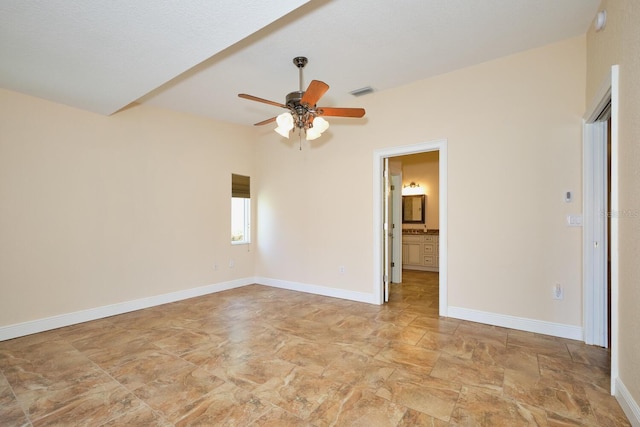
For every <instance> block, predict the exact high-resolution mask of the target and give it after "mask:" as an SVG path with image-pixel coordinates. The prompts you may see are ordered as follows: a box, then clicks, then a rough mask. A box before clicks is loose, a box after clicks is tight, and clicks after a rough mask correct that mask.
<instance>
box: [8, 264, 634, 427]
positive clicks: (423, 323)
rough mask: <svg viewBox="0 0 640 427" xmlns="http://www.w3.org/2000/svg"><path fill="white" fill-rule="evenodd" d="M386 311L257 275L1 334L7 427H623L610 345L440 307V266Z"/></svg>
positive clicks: (397, 291)
mask: <svg viewBox="0 0 640 427" xmlns="http://www.w3.org/2000/svg"><path fill="white" fill-rule="evenodd" d="M404 279H405V280H404V282H403V284H402V285H393V288H392V292H391V302H390V303H389V304H387V305H384V306H374V305H369V304H361V303H355V302H349V301H343V300H339V299H335V298H327V297H320V296H314V295H309V294H304V293H298V292H292V291H286V290H281V289H273V288H269V287H265V286H259V285H252V286H247V287H244V288H240V289H235V290H230V291H227V292H221V293H217V294H213V295H208V296H204V297H200V298H194V299H191V300H187V301H181V302H177V303H173V304H167V305H164V306H161V307H155V308H151V309H146V310H141V311H137V312H133V313H128V314H124V315H120V316H115V317H110V318H107V319H103V320H98V321H94V322H88V323H84V324H81V325H75V326H70V327H66V328H62V329H58V330H54V331H49V332H43V333H40V334H35V335H31V336H28V337H23V338H18V339H14V340H8V341H4V342H0V372H1V375H0V425H2V426H14V425H15V426H22V425H27V426H28V425H33V426H44V425H56V426H58V425H63V426H67V425H74V426H75V425H86V426H135V425H141V426H151V425H159V426H170V425H178V426H183V425H199V426H366V427H372V426H376V427H377V426H421V425H425V426H445V425H463V426H475V425H477V426H521V425H522V426H528V425H539V426H574V425H587V426H624V425H629V423H628V421H627V420H626V418H625V416H624V414H623V412H622V410H621V409H620V407H619V406H618V404H617V402H616V401H615V399H614V398H612V397H611V396H610V395H609V393H608V390H609V353H608V352H607V351H606V350H603V349H600V348H595V347H589V346H586V345H584V344H582V343H580V342H576V341H571V340H566V339H559V338H552V337H548V336H543V335H537V334H532V333H527V332H520V331H515V330H510V329H505V328H498V327H492V326H487V325H481V324H476V323H471V322H464V321H459V320H453V319H444V318H439V317H438V311H437V301H438V298H437V294H438V275H437V273H426V272H411V271H405V274H404Z"/></svg>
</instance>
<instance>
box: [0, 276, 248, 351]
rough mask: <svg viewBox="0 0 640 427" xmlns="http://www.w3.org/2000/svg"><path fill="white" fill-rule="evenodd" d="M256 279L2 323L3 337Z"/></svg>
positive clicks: (103, 316)
mask: <svg viewBox="0 0 640 427" xmlns="http://www.w3.org/2000/svg"><path fill="white" fill-rule="evenodd" d="M254 283H256V280H255V278H254V277H247V278H244V279H237V280H231V281H229V282H221V283H215V284H212V285H206V286H200V287H197V288H191V289H185V290H183V291H176V292H170V293H167V294H162V295H156V296H152V297H146V298H140V299H136V300H132V301H125V302H120V303H116V304H110V305H105V306H102V307H95V308H90V309H87V310H80V311H75V312H73V313H65V314H59V315H56V316H51V317H45V318H43V319H36V320H30V321H28V322H23V323H16V324H14V325H7V326H0V341H4V340H8V339H12V338H17V337H22V336H25V335H31V334H35V333H38V332H44V331H49V330H51V329H57V328H62V327H64V326H69V325H75V324H77V323H83V322H88V321H91V320H97V319H103V318H105V317H109V316H115V315H118V314H123V313H128V312H130V311H135V310H141V309H144V308H149V307H155V306H158V305H162V304H167V303H170V302H176V301H182V300H185V299H189V298H194V297H199V296H202V295H208V294H212V293H216V292H221V291H226V290H229V289H234V288H239V287H242V286H246V285H251V284H254Z"/></svg>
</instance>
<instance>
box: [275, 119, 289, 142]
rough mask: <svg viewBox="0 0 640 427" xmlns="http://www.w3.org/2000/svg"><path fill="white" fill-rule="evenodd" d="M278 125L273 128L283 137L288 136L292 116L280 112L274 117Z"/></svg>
mask: <svg viewBox="0 0 640 427" xmlns="http://www.w3.org/2000/svg"><path fill="white" fill-rule="evenodd" d="M276 123H278V127H277V128H275V129H274V130H275V131H276V132H278V133H279V134H280V135H282V136H284V137H285V138H289V132H290V131H291V129H293V116H292V115H291V113H282V114H280V115H279V116H278V117H276Z"/></svg>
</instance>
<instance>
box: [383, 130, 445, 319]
mask: <svg viewBox="0 0 640 427" xmlns="http://www.w3.org/2000/svg"><path fill="white" fill-rule="evenodd" d="M428 151H439V159H440V160H439V165H440V166H439V181H440V182H439V202H440V203H439V222H440V223H439V227H440V236H439V246H440V247H439V252H440V254H439V255H440V260H439V261H440V267H439V276H440V278H439V279H440V280H439V286H438V289H439V292H438V311H439V315H440V316H447V307H448V305H447V277H448V276H447V267H448V266H447V264H448V262H447V261H448V250H447V236H448V229H447V140H445V139H442V140H437V141H432V142H425V143H419V144H414V145H406V146H400V147H392V148H386V149H380V150H376V151H374V154H373V162H374V164H373V175H374V177H373V178H374V193H373V205H374V206H373V212H374V218H373V226H374V230H373V232H374V242H373V250H374V253H373V256H374V262H373V264H374V280H373V292H374V298H375V302H376V303H377V304H383V303H384V294H385V279H386V280H387V282H386V284H387V286H388V283H389V279H390V271H388V270H387V268H388V266H387V265H386V263H385V262H384V260H385V256H384V254H385V250H388V248H387V247H386V245H387V243H388V242H389V239H387V238H386V236H387V230H388V225H387V224H388V222H389V219H388V218H387V215H388V214H387V211H388V210H387V209H386V207H387V205H388V203H387V200H388V197H387V189H388V188H389V187H390V184H389V177H390V174H389V173H388V171H387V170H385V164H387V165H388V163H389V159H390V158H392V157H397V156H404V155H409V154H418V153H424V152H428ZM385 171H386V172H387V173H385ZM385 220H386V221H387V222H385Z"/></svg>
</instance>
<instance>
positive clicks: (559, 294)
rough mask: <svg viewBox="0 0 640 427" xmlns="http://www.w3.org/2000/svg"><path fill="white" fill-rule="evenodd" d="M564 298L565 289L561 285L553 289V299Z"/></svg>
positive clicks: (557, 284)
mask: <svg viewBox="0 0 640 427" xmlns="http://www.w3.org/2000/svg"><path fill="white" fill-rule="evenodd" d="M563 298H564V289H562V286H561V285H560V284H559V283H556V285H555V286H554V287H553V299H563Z"/></svg>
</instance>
